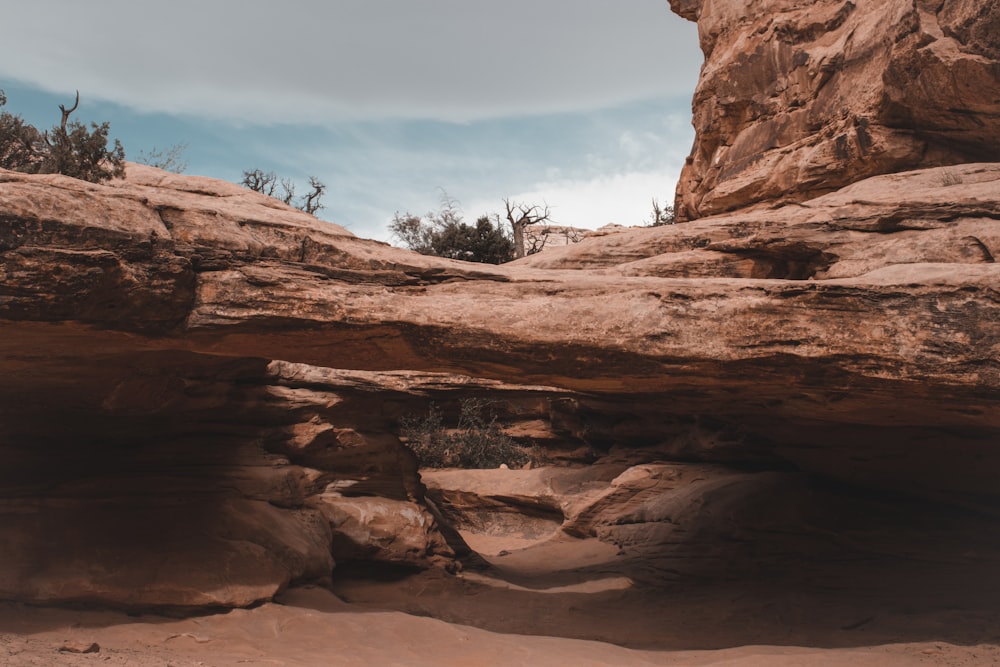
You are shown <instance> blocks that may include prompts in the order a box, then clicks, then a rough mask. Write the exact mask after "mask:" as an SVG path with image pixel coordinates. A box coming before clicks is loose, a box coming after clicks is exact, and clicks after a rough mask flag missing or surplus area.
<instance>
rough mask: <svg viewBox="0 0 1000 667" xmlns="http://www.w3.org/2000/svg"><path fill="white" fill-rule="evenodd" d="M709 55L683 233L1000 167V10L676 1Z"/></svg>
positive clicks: (960, 2)
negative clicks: (848, 194)
mask: <svg viewBox="0 0 1000 667" xmlns="http://www.w3.org/2000/svg"><path fill="white" fill-rule="evenodd" d="M670 4H671V7H672V8H673V9H674V11H675V12H676V13H678V14H680V15H681V16H683V17H685V18H687V19H690V20H692V21H696V22H697V23H698V31H699V35H700V40H701V48H702V51H703V52H704V54H705V63H704V65H703V67H702V70H701V76H700V79H699V82H698V88H697V91H696V93H695V98H694V102H693V108H694V126H695V131H696V138H695V145H694V148H693V150H692V153H691V156H690V157H689V158H688V162H687V164H686V166H685V168H684V170H683V173H682V175H681V180H680V183H679V184H678V189H677V200H676V212H677V215H678V219H680V220H687V219H695V218H699V217H702V216H706V215H713V214H716V213H721V212H725V211H732V210H734V209H738V208H741V207H744V206H747V205H748V204H752V203H756V202H762V203H771V204H774V203H776V202H778V203H780V202H786V201H804V200H806V199H811V198H813V197H815V196H816V195H818V194H822V193H825V192H830V191H832V190H835V189H838V188H840V187H843V186H845V185H848V184H849V183H853V182H855V181H858V180H861V179H864V178H867V177H869V176H873V175H876V174H885V173H892V172H898V171H905V170H909V169H916V168H920V167H931V166H940V165H948V164H957V163H966V162H976V161H984V160H985V161H992V160H997V159H1000V139H998V137H1000V99H998V98H997V95H996V91H997V90H998V89H1000V42H998V39H997V34H1000V6H998V5H997V4H996V3H994V2H975V1H973V0H934V1H930V2H928V1H924V0H919V1H914V0H890V1H886V2H852V1H850V0H823V1H821V2H809V3H802V2H788V1H786V0H757V1H754V2H737V1H736V0H670Z"/></svg>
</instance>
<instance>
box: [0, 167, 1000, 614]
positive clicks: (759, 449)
mask: <svg viewBox="0 0 1000 667" xmlns="http://www.w3.org/2000/svg"><path fill="white" fill-rule="evenodd" d="M998 220H1000V167H997V166H995V165H986V164H979V165H963V166H956V167H948V168H944V169H931V170H923V171H916V172H910V173H905V174H897V175H887V176H880V177H877V178H873V179H870V180H867V181H864V182H859V183H856V184H854V185H852V186H850V187H848V188H845V189H843V190H841V191H838V192H835V193H831V194H828V195H825V196H823V197H820V198H817V199H814V200H811V201H807V202H803V203H801V204H796V205H791V206H787V207H785V208H781V209H778V210H775V211H756V212H749V213H737V214H732V215H727V216H720V217H716V218H712V219H705V220H700V221H697V222H695V223H690V224H686V225H676V226H669V227H660V228H656V229H638V230H628V231H621V232H614V233H608V234H605V235H595V236H593V237H591V238H588V239H586V240H585V241H583V242H582V243H580V244H577V245H574V246H572V247H569V248H564V249H554V250H552V251H551V252H549V253H546V254H545V255H542V256H538V257H535V258H529V259H527V260H524V261H522V262H517V263H514V264H511V265H506V266H501V267H486V266H481V265H474V264H466V263H461V262H454V261H448V260H441V259H436V258H428V257H421V256H418V255H414V254H412V253H408V252H405V251H402V250H397V249H394V248H390V247H388V246H386V245H385V244H382V243H378V242H374V241H365V240H362V239H358V238H356V237H354V236H352V235H350V234H349V233H347V232H346V231H345V230H343V229H341V228H339V227H337V226H335V225H330V224H328V223H323V222H320V221H317V220H315V219H314V218H312V217H310V216H307V215H304V214H302V213H301V212H297V211H295V210H293V209H290V208H288V207H284V206H283V205H281V204H278V203H276V202H274V201H273V200H270V199H268V198H265V197H262V196H258V195H256V194H255V193H251V192H248V191H246V190H243V189H242V188H239V187H237V186H234V185H229V184H225V183H220V182H218V181H213V180H210V179H204V178H196V177H183V176H175V175H170V174H165V173H163V172H159V171H157V170H154V169H150V168H145V167H141V166H139V165H131V166H130V167H129V177H128V180H126V181H121V182H115V183H112V184H110V185H91V184H86V183H82V182H79V181H75V180H72V179H68V178H63V177H59V176H27V175H22V174H14V173H10V172H3V173H0V351H2V354H0V371H2V375H0V377H2V378H3V379H2V381H0V399H2V400H0V419H2V421H3V429H2V434H0V452H2V455H3V460H4V462H5V464H4V466H3V468H2V471H0V498H2V502H3V505H2V508H0V510H2V513H3V522H2V524H0V530H2V531H3V533H4V534H3V539H2V540H0V597H4V598H15V599H21V600H32V601H68V600H74V601H87V600H91V601H95V600H96V601H101V602H105V603H113V604H121V605H128V606H133V607H135V606H138V607H141V606H150V605H160V606H180V607H184V606H188V607H190V606H219V605H222V606H232V605H247V604H251V603H253V602H254V601H257V600H260V599H267V598H269V597H271V596H273V595H274V593H275V592H276V591H279V590H281V589H282V588H283V587H285V586H286V585H288V584H289V583H296V582H304V581H322V580H324V579H325V578H327V577H329V576H330V573H331V571H332V569H333V568H334V567H336V565H337V564H338V563H342V562H344V561H346V560H349V559H352V558H363V559H368V560H377V561H382V562H392V563H401V564H406V565H419V566H427V565H431V564H435V563H437V564H448V563H449V562H451V560H452V559H453V556H454V553H453V549H454V548H455V547H459V548H460V547H462V546H463V545H461V544H459V543H456V542H455V541H454V540H453V536H452V535H449V534H447V531H445V533H442V532H441V530H440V529H439V528H440V519H441V516H440V515H438V514H437V513H436V512H435V509H434V506H433V504H428V503H426V502H425V497H424V487H423V485H422V483H421V482H420V479H419V477H418V475H417V470H416V462H415V460H414V458H413V456H412V455H411V454H410V453H409V452H408V450H406V449H405V448H404V447H402V445H401V444H400V442H399V440H398V438H397V437H396V431H397V426H398V422H399V420H400V418H401V417H403V416H405V415H409V414H419V413H420V412H421V411H423V410H426V407H427V404H428V403H429V402H431V401H435V402H438V403H439V404H440V405H441V406H442V407H443V409H444V410H445V411H446V412H448V411H451V412H455V411H457V405H458V402H459V399H460V398H463V397H468V396H477V397H484V398H489V399H490V400H493V401H495V405H496V406H497V409H498V410H499V411H500V412H501V414H502V416H503V417H504V420H505V421H506V422H508V423H511V424H512V431H514V432H515V433H519V434H520V435H522V436H523V437H525V438H526V439H530V440H531V441H534V442H535V443H537V444H538V445H539V446H541V447H543V448H544V449H546V450H548V451H552V452H556V451H558V452H562V454H560V455H570V453H573V452H576V453H577V454H572V455H573V456H578V457H579V452H593V453H594V455H598V454H600V453H601V452H604V451H607V450H608V449H610V448H613V447H618V448H625V449H628V450H641V451H644V452H647V457H648V458H650V460H653V459H657V458H664V457H666V458H673V459H683V460H701V461H716V462H730V463H732V462H737V463H745V464H750V465H754V466H771V467H774V468H776V469H782V468H788V467H789V466H792V465H794V466H797V467H798V468H800V469H802V470H806V471H809V472H811V473H814V474H817V475H821V476H826V477H832V478H838V479H842V480H847V481H849V482H852V483H858V484H864V485H868V486H871V487H878V488H885V487H892V488H895V489H898V490H902V491H905V492H907V493H914V494H921V495H925V496H933V497H938V498H944V499H946V500H948V501H949V502H953V503H955V502H957V503H963V504H968V505H974V506H977V507H980V508H982V507H984V506H985V505H988V504H990V503H992V502H993V500H994V499H995V497H996V485H995V479H996V476H995V471H996V470H998V469H1000V447H998V436H1000V417H998V415H1000V409H998V408H1000V365H998V362H997V360H998V359H1000V332H998V322H1000V294H998V285H1000V270H998V269H997V264H996V262H995V257H996V256H997V254H998V252H1000V235H998V233H997V225H998V224H1000V223H998ZM560 511H562V510H560ZM449 542H450V543H449Z"/></svg>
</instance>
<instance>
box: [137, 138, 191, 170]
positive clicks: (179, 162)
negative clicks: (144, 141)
mask: <svg viewBox="0 0 1000 667" xmlns="http://www.w3.org/2000/svg"><path fill="white" fill-rule="evenodd" d="M187 147H188V145H187V144H174V145H173V146H171V147H169V148H166V149H164V150H162V151H161V150H157V148H156V146H153V147H152V148H151V149H149V152H148V153H147V152H146V151H139V155H138V156H137V157H136V158H135V161H136V162H139V163H140V164H148V165H149V166H150V167H156V168H157V169H162V170H163V171H169V172H173V173H175V174H183V173H184V172H185V171H186V170H187V168H188V162H187V160H185V159H184V151H186V150H187Z"/></svg>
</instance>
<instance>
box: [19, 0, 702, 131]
mask: <svg viewBox="0 0 1000 667" xmlns="http://www.w3.org/2000/svg"><path fill="white" fill-rule="evenodd" d="M9 4H10V6H9V7H5V8H4V24H5V26H7V27H8V28H13V27H14V26H19V28H18V29H9V30H6V31H5V34H4V37H3V40H2V41H0V78H8V79H12V80H18V81H22V82H25V83H28V84H31V85H34V86H38V87H40V88H43V89H45V90H49V91H54V92H61V93H71V92H72V91H73V90H74V89H81V90H82V91H85V95H86V96H87V97H88V98H90V99H103V100H107V101H112V102H116V103H119V104H123V105H126V106H128V107H130V108H133V109H137V110H147V111H151V110H156V111H162V112H167V113H178V114H190V115H195V116H200V117H211V118H221V119H226V120H230V121H234V120H235V121H243V122H249V123H314V124H328V123H330V122H335V121H338V120H344V119H359V118H363V119H372V118H393V117H396V118H438V119H448V120H457V121H469V120H472V119H478V118H495V117H501V116H505V115H511V114H539V113H550V112H557V111H567V110H578V109H589V108H599V107H608V106H614V105H617V104H621V103H624V102H627V101H629V100H635V99H642V98H647V97H650V96H655V95H664V94H671V93H677V92H680V91H688V90H690V89H691V88H693V83H694V80H695V77H696V76H697V69H698V66H699V64H700V61H701V55H700V52H699V51H698V47H697V39H696V36H695V29H694V26H693V24H690V23H688V22H686V21H684V20H682V19H679V18H678V17H676V16H673V15H672V14H671V12H670V9H669V6H668V5H667V3H666V2H664V1H663V0H629V2H627V3H613V2H608V1H607V0H507V1H506V2H502V3H501V2H469V1H468V0H421V2H413V0H331V1H330V2H316V1H315V0H284V1H283V2H280V3H276V2H273V1H272V0H241V1H240V2H236V1H235V0H172V1H171V2H160V3H151V2H136V1H135V0H92V1H88V2H79V1H78V0H32V1H31V2H15V3H9ZM39 26H44V27H43V28H39Z"/></svg>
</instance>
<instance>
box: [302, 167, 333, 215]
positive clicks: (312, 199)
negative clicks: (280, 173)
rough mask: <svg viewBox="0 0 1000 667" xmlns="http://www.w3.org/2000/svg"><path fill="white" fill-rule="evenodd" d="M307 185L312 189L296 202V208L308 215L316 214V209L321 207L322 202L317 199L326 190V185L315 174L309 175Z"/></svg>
mask: <svg viewBox="0 0 1000 667" xmlns="http://www.w3.org/2000/svg"><path fill="white" fill-rule="evenodd" d="M309 187H310V188H312V190H310V191H309V192H308V193H306V194H305V195H303V196H302V201H301V202H300V203H299V204H298V208H300V209H302V210H303V211H305V212H306V213H308V214H309V215H316V211H318V210H320V209H321V208H323V204H321V203H320V201H319V200H320V198H321V197H322V196H323V193H324V192H326V186H325V185H323V184H322V183H321V182H320V180H319V179H318V178H316V177H315V176H310V177H309Z"/></svg>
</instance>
